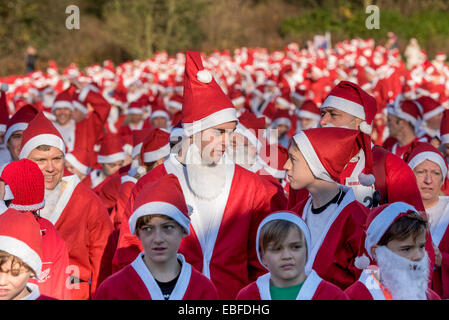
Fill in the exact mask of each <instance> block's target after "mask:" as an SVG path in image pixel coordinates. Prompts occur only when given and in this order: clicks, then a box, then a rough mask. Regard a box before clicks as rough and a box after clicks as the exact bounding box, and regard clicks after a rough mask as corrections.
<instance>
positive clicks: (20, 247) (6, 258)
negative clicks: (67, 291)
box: [0, 209, 55, 300]
mask: <svg viewBox="0 0 449 320" xmlns="http://www.w3.org/2000/svg"><path fill="white" fill-rule="evenodd" d="M41 251H42V243H41V228H40V226H39V223H38V222H37V221H36V219H35V217H34V216H33V214H32V213H31V212H18V211H17V210H15V209H8V210H6V211H5V212H4V213H3V214H1V215H0V300H55V299H54V298H52V297H48V296H45V295H41V294H40V292H39V287H38V286H37V285H36V284H33V283H30V282H29V280H30V279H31V278H32V277H37V278H39V275H40V274H41V269H42V260H41Z"/></svg>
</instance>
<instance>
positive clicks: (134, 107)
mask: <svg viewBox="0 0 449 320" xmlns="http://www.w3.org/2000/svg"><path fill="white" fill-rule="evenodd" d="M128 114H143V103H142V100H140V99H138V100H135V101H133V102H131V103H130V104H129V106H128Z"/></svg>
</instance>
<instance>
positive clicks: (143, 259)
mask: <svg viewBox="0 0 449 320" xmlns="http://www.w3.org/2000/svg"><path fill="white" fill-rule="evenodd" d="M167 190H170V192H167ZM141 191H142V192H140V193H139V195H138V196H137V198H136V201H135V203H134V205H135V208H136V209H135V211H134V213H133V214H132V215H131V217H130V219H129V228H130V231H131V233H132V234H135V235H136V236H137V237H138V238H139V240H140V242H141V244H142V247H143V252H142V253H140V254H139V255H138V256H137V258H136V259H135V260H134V261H133V262H132V263H131V264H129V265H128V266H126V267H125V268H123V269H122V270H120V271H118V272H117V273H115V274H113V275H112V276H110V277H109V278H107V279H106V280H105V281H104V282H103V283H102V284H101V285H100V287H99V288H98V290H97V292H96V294H95V299H97V300H216V299H217V298H218V294H217V290H216V289H215V286H214V285H213V283H212V281H210V280H209V279H208V278H207V277H206V276H204V275H203V274H201V273H200V272H199V271H197V270H195V268H193V267H192V266H191V265H190V264H189V263H188V262H187V261H186V259H185V258H184V256H183V255H182V254H179V253H178V249H179V245H180V243H181V240H182V239H183V238H184V237H185V236H187V235H188V234H189V233H190V229H189V225H190V218H189V213H190V212H189V208H188V206H187V204H186V202H185V200H184V195H183V193H182V190H181V186H180V185H179V182H178V179H177V178H176V176H174V175H172V174H169V175H166V176H164V177H162V178H161V179H159V180H157V181H155V182H153V183H149V184H146V185H145V186H144V188H143V189H142V190H141Z"/></svg>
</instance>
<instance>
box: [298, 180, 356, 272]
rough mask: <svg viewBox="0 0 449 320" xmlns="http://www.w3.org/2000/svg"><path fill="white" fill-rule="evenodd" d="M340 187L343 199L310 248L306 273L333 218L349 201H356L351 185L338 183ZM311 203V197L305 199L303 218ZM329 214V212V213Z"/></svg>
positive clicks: (311, 265) (310, 267)
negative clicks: (343, 193) (343, 194)
mask: <svg viewBox="0 0 449 320" xmlns="http://www.w3.org/2000/svg"><path fill="white" fill-rule="evenodd" d="M339 187H340V189H341V190H343V192H345V193H346V194H345V196H344V198H343V200H342V201H341V202H340V204H339V205H338V206H337V208H335V211H334V212H333V213H332V217H331V218H330V219H329V221H328V223H327V225H326V226H325V227H324V230H323V232H322V233H321V237H320V239H318V241H317V242H316V244H315V246H314V247H313V248H312V250H311V254H310V257H309V258H308V259H307V263H306V273H307V271H308V270H312V267H313V263H314V262H315V257H316V255H317V253H318V250H319V249H320V247H321V244H322V243H323V241H324V239H325V238H326V236H327V233H328V231H329V229H330V228H331V226H332V224H333V223H334V221H335V219H337V217H338V215H339V214H340V212H341V211H342V210H343V209H344V208H345V207H346V206H347V205H348V204H350V203H351V202H353V201H356V200H355V195H354V191H353V190H352V188H351V187H347V186H343V185H339ZM311 205H312V197H309V199H308V200H307V203H306V205H305V207H304V210H303V212H302V218H303V219H305V218H306V217H305V216H304V215H305V214H307V212H308V211H311V210H310V209H311V208H310V207H311ZM329 214H330V213H329Z"/></svg>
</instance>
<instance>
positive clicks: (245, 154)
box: [226, 146, 257, 170]
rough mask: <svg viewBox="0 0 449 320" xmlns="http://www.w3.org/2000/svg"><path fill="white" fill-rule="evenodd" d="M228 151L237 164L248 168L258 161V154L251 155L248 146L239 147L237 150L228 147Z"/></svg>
mask: <svg viewBox="0 0 449 320" xmlns="http://www.w3.org/2000/svg"><path fill="white" fill-rule="evenodd" d="M226 153H227V155H228V156H229V157H230V158H231V159H232V161H234V163H235V164H238V165H239V166H241V167H243V168H245V169H248V170H249V168H251V167H252V166H253V165H254V164H255V163H256V160H257V154H254V155H252V156H250V154H249V150H248V147H245V146H239V147H237V148H236V151H235V152H234V149H233V148H228V149H227V150H226Z"/></svg>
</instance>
